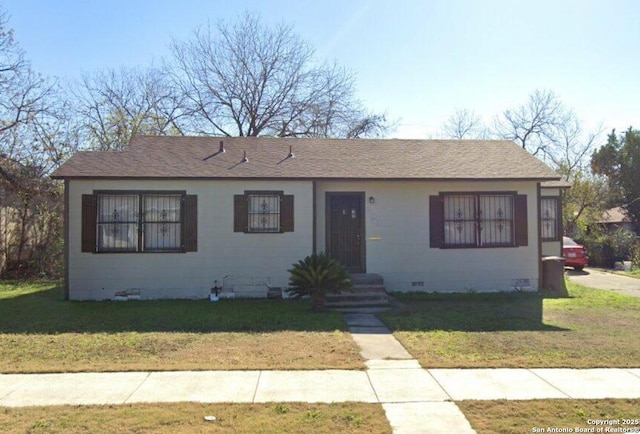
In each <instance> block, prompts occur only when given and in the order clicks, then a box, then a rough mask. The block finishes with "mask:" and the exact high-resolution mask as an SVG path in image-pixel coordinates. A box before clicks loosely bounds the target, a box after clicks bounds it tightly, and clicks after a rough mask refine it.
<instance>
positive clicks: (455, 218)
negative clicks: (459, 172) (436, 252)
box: [429, 193, 528, 248]
mask: <svg viewBox="0 0 640 434" xmlns="http://www.w3.org/2000/svg"><path fill="white" fill-rule="evenodd" d="M429 205H430V215H429V216H430V220H429V228H430V233H431V247H438V248H462V247H512V246H526V245H527V244H528V236H527V211H526V210H527V197H526V196H524V195H516V194H513V193H443V194H440V195H439V196H431V197H430V201H429Z"/></svg>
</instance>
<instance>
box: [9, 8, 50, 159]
mask: <svg viewBox="0 0 640 434" xmlns="http://www.w3.org/2000/svg"><path fill="white" fill-rule="evenodd" d="M7 23H8V18H7V15H6V13H5V12H4V11H2V10H1V9H0V154H2V155H4V156H5V157H7V158H10V159H13V160H16V161H20V162H25V161H28V160H31V161H36V160H38V159H39V156H38V155H37V151H39V150H41V149H37V148H36V149H34V148H33V147H32V146H27V145H26V143H27V141H26V140H25V134H26V132H25V131H26V129H27V128H28V127H30V126H31V124H33V123H34V122H35V121H36V120H38V119H40V118H41V117H42V116H43V115H47V114H49V113H51V111H52V104H53V102H54V98H53V96H54V93H55V91H56V86H55V83H52V82H50V81H48V80H46V79H44V78H43V77H41V76H39V75H37V74H36V73H35V72H33V71H32V70H31V66H30V64H29V62H28V61H27V60H26V59H25V56H24V52H23V51H22V49H21V48H20V46H19V45H18V44H17V42H16V41H15V39H14V33H13V30H12V29H8V28H7ZM31 144H32V145H33V143H31Z"/></svg>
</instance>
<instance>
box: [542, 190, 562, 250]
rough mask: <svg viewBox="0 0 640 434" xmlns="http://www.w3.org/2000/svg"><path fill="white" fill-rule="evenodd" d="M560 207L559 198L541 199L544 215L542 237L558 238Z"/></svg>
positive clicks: (546, 238) (547, 238)
mask: <svg viewBox="0 0 640 434" xmlns="http://www.w3.org/2000/svg"><path fill="white" fill-rule="evenodd" d="M557 214H558V207H557V199H556V198H550V199H542V200H541V201H540V215H541V217H542V222H541V225H542V228H541V229H542V239H543V240H556V239H558V215H557Z"/></svg>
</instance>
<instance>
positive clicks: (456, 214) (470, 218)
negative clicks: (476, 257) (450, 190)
mask: <svg viewBox="0 0 640 434" xmlns="http://www.w3.org/2000/svg"><path fill="white" fill-rule="evenodd" d="M475 215H476V202H475V197H474V196H463V195H451V196H445V198H444V244H445V245H446V246H462V245H475V244H476V222H475Z"/></svg>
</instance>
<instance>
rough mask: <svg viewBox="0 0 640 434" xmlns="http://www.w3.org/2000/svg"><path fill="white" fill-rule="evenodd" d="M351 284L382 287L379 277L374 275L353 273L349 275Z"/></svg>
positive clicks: (382, 283)
mask: <svg viewBox="0 0 640 434" xmlns="http://www.w3.org/2000/svg"><path fill="white" fill-rule="evenodd" d="M349 276H350V277H351V283H352V284H353V285H354V286H357V285H384V279H383V278H382V276H381V275H379V274H375V273H353V274H350V275H349Z"/></svg>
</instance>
